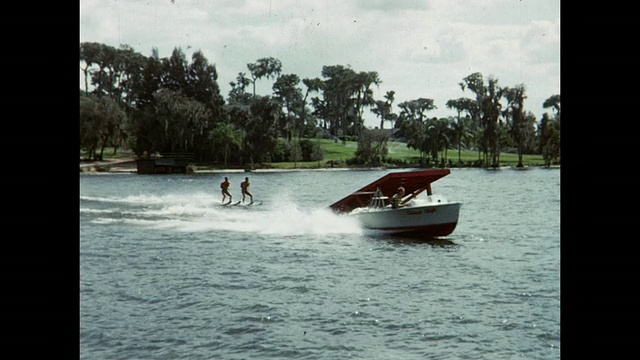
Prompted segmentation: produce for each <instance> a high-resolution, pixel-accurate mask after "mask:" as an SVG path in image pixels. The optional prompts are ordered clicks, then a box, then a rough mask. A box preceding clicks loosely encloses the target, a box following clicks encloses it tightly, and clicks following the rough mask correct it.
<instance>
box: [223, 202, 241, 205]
mask: <svg viewBox="0 0 640 360" xmlns="http://www.w3.org/2000/svg"><path fill="white" fill-rule="evenodd" d="M238 204H240V201H238V202H237V203H235V204H231V201H229V202H227V203H224V204H222V206H228V205H231V206H235V205H238Z"/></svg>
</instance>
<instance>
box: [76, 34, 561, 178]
mask: <svg viewBox="0 0 640 360" xmlns="http://www.w3.org/2000/svg"><path fill="white" fill-rule="evenodd" d="M80 68H81V71H82V73H83V75H84V81H83V84H82V85H81V88H80V152H81V154H83V153H84V154H85V157H86V158H88V159H92V160H94V161H99V160H102V159H104V158H106V155H105V149H107V148H112V149H113V152H114V154H117V151H118V149H130V150H131V151H132V152H133V153H134V154H135V156H138V157H140V156H143V154H145V153H146V154H155V153H174V154H176V153H188V154H192V156H193V159H194V162H195V163H203V164H207V163H210V164H221V166H222V167H223V168H224V167H228V166H241V167H245V168H259V167H268V166H273V164H281V165H282V164H287V163H293V167H294V168H295V167H298V166H303V165H298V164H307V163H308V164H314V163H315V164H317V166H318V167H323V165H322V162H324V164H325V165H324V167H327V164H329V165H328V166H333V167H336V166H339V167H379V166H395V167H407V166H420V167H432V166H440V167H443V166H447V167H453V166H474V167H486V168H497V167H500V166H509V165H510V164H512V163H513V162H514V160H513V157H512V155H514V156H515V157H516V160H515V165H514V166H516V167H525V166H527V165H533V164H537V163H538V161H540V160H539V159H540V158H541V159H542V161H541V162H542V163H543V164H544V165H546V166H551V165H554V164H559V163H560V94H550V96H549V98H548V99H547V100H545V101H544V104H542V105H543V107H544V108H545V109H546V108H548V109H551V111H552V112H551V114H549V113H544V114H543V115H542V117H541V119H540V120H538V119H537V118H536V117H535V116H534V114H532V113H531V112H530V111H526V109H525V104H524V102H525V99H526V98H527V96H526V87H525V85H524V84H518V85H515V86H501V85H499V83H498V79H497V78H494V77H491V76H490V77H488V78H484V76H483V75H482V74H481V73H472V74H470V75H468V76H467V77H465V78H463V79H462V80H461V82H460V83H458V84H451V86H455V87H459V88H460V90H461V92H462V94H463V95H465V96H468V97H460V98H457V99H450V100H449V101H447V102H446V104H437V105H438V106H446V107H447V108H448V109H451V111H452V116H449V117H446V118H444V117H443V118H437V117H429V111H431V110H434V109H436V108H437V106H436V104H435V103H434V100H433V99H430V98H428V97H427V96H428V94H425V97H420V98H418V99H412V100H408V101H403V102H400V103H397V104H396V103H395V99H396V92H395V91H387V92H386V94H385V95H384V96H383V97H382V98H381V99H376V98H374V95H373V91H372V89H373V87H376V86H379V85H380V84H381V83H382V79H380V77H379V75H378V72H377V71H360V72H357V71H355V70H353V69H352V68H351V66H349V65H347V66H343V65H328V66H323V67H322V69H319V71H320V77H316V78H304V79H301V78H300V77H299V76H298V75H296V74H286V73H284V72H283V64H282V63H281V62H280V60H278V59H276V58H273V57H265V58H261V59H258V60H256V62H254V63H248V64H246V69H242V68H240V69H238V70H239V72H238V75H237V77H236V80H235V81H233V82H231V83H230V85H231V87H232V88H231V90H230V91H229V94H228V96H227V98H226V99H225V98H224V97H223V95H221V94H220V87H219V85H218V83H217V79H218V73H217V69H216V67H215V65H213V64H210V63H209V62H208V60H207V58H206V57H205V56H204V54H203V53H202V52H201V51H196V52H195V53H193V55H192V57H191V59H190V61H189V60H188V59H187V58H186V56H185V54H184V53H183V52H182V50H181V49H180V48H177V47H176V48H175V49H174V50H173V52H172V54H171V56H170V57H165V58H160V57H159V55H158V51H157V49H156V48H154V49H152V54H151V55H150V56H143V55H141V54H140V53H137V52H136V51H134V49H133V48H132V47H130V46H128V45H121V46H120V47H119V48H114V47H111V46H108V45H105V44H100V43H95V42H83V43H81V44H80ZM243 70H244V72H243ZM258 81H269V82H270V83H271V84H272V87H271V89H272V90H273V91H272V93H270V94H267V95H259V94H256V83H257V82H258ZM365 111H368V112H371V113H373V114H374V115H375V116H376V117H378V118H379V119H380V126H379V127H376V128H374V129H370V128H367V127H365V126H364V114H365ZM385 124H388V125H389V127H390V128H389V129H385V128H384V126H385ZM412 151H413V152H412ZM512 151H514V153H512ZM407 152H408V153H407ZM538 156H539V157H538ZM235 164H237V165H235Z"/></svg>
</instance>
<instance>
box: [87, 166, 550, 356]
mask: <svg viewBox="0 0 640 360" xmlns="http://www.w3.org/2000/svg"><path fill="white" fill-rule="evenodd" d="M389 172H391V171H390V170H367V171H341V170H336V171H303V172H252V173H207V174H203V173H199V174H188V175H185V174H175V175H138V174H128V173H120V174H111V173H98V174H88V173H82V174H80V189H79V190H80V357H81V358H82V359H127V360H129V359H154V360H155V359H347V358H349V359H559V358H560V170H558V169H543V168H531V169H528V170H515V169H511V168H503V169H500V170H483V169H452V170H451V174H450V175H448V176H446V177H444V178H442V179H441V180H438V181H436V182H435V183H434V184H433V185H432V187H433V191H434V193H436V194H441V195H444V196H445V197H446V198H448V199H450V200H456V201H460V202H462V204H463V205H462V209H461V211H460V221H459V223H458V226H457V228H456V229H455V231H454V232H453V233H452V234H451V235H449V236H447V237H446V238H444V239H443V240H440V241H424V240H420V239H402V238H395V237H383V236H373V235H370V234H366V233H364V232H363V231H362V230H361V229H360V227H359V226H358V224H357V223H355V222H354V221H353V219H349V218H346V217H344V216H338V215H335V214H332V213H331V212H329V211H328V210H327V206H328V205H330V204H331V203H333V202H335V201H336V200H339V199H341V198H342V197H344V196H346V195H347V194H349V193H350V192H352V191H355V190H357V189H359V188H361V187H362V186H364V185H366V184H368V183H370V182H372V181H374V180H376V179H378V178H379V177H381V176H384V175H385V174H387V173H389ZM224 176H228V177H229V179H230V181H231V183H232V187H231V193H232V194H233V199H234V200H240V199H241V196H240V192H239V189H240V182H241V181H242V180H243V179H244V177H245V176H249V177H250V180H251V191H252V193H253V195H254V197H255V201H256V204H260V203H261V205H257V206H256V205H254V206H252V207H233V208H230V207H223V206H221V205H220V202H221V200H222V195H221V193H220V186H219V184H220V182H221V181H222V180H223V178H224Z"/></svg>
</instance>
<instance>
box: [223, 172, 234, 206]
mask: <svg viewBox="0 0 640 360" xmlns="http://www.w3.org/2000/svg"><path fill="white" fill-rule="evenodd" d="M229 186H231V183H230V182H229V178H228V177H225V178H224V181H223V182H221V183H220V189H222V203H223V204H224V199H226V198H227V196H228V197H229V203H231V199H232V197H231V193H230V192H229Z"/></svg>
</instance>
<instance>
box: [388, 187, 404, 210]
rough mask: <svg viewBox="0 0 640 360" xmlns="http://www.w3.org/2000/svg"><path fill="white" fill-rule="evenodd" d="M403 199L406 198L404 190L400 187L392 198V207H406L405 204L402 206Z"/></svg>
mask: <svg viewBox="0 0 640 360" xmlns="http://www.w3.org/2000/svg"><path fill="white" fill-rule="evenodd" d="M403 197H404V188H403V187H402V186H400V187H399V188H398V190H396V193H395V194H393V196H392V197H391V207H392V208H394V209H396V208H399V207H402V206H404V204H402V198H403Z"/></svg>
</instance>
